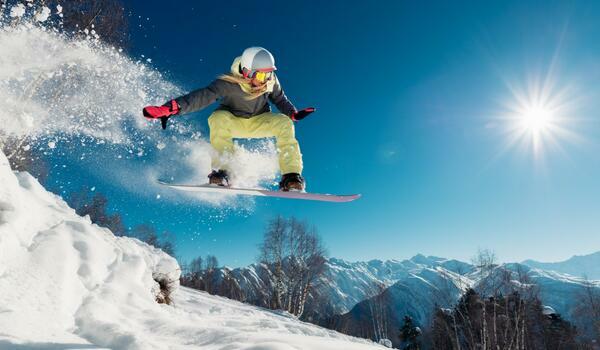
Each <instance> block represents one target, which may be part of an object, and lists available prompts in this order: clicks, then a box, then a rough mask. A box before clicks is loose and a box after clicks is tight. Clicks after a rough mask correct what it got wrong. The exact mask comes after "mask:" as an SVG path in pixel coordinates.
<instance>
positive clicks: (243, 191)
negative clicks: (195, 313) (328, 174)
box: [158, 180, 360, 203]
mask: <svg viewBox="0 0 600 350" xmlns="http://www.w3.org/2000/svg"><path fill="white" fill-rule="evenodd" d="M158 183H159V184H161V185H164V186H167V187H171V188H174V189H177V190H182V191H189V192H204V193H220V194H226V195H245V196H261V197H277V198H289V199H304V200H313V201H321V202H333V203H343V202H352V201H353V200H356V199H358V198H360V194H348V195H336V194H325V193H309V192H295V191H289V192H284V191H270V190H261V189H254V188H235V187H224V186H215V185H209V184H202V185H191V184H173V183H168V182H165V181H161V180H158Z"/></svg>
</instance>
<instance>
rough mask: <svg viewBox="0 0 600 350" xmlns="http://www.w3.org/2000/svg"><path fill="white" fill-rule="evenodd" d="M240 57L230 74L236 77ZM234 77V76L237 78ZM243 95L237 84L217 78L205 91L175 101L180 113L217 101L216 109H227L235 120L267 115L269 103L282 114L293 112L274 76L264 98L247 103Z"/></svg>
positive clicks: (195, 109) (201, 90) (294, 110)
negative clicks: (218, 104)
mask: <svg viewBox="0 0 600 350" xmlns="http://www.w3.org/2000/svg"><path fill="white" fill-rule="evenodd" d="M238 65H239V57H238V58H236V59H235V60H234V62H233V64H232V69H231V71H232V74H236V73H237V74H239V73H238V69H237V67H238ZM237 74H236V75H237ZM246 96H247V94H246V92H244V90H242V87H241V86H240V85H239V84H236V83H232V82H228V81H225V80H221V79H217V80H215V81H213V82H212V83H210V85H208V86H207V87H205V88H201V89H198V90H195V91H192V92H191V93H189V94H187V95H184V96H181V97H178V98H176V99H175V101H177V103H178V104H179V107H180V113H181V114H186V113H192V112H195V111H198V110H201V109H202V108H204V107H206V106H208V105H210V104H212V103H213V102H215V101H217V100H219V101H220V102H221V104H220V106H219V107H218V108H217V110H226V111H229V112H231V113H232V114H233V115H235V116H236V117H240V118H251V117H253V116H256V115H259V114H262V113H266V112H270V111H271V107H270V106H269V101H271V102H272V103H273V104H274V105H275V106H277V109H279V111H280V112H281V113H283V114H286V115H288V116H291V115H292V114H293V113H295V112H296V108H295V107H294V105H293V104H292V103H291V102H290V100H288V98H287V97H286V96H285V93H284V92H283V89H282V88H281V85H280V84H279V80H278V79H277V77H276V76H275V75H273V80H272V81H271V82H270V83H269V89H268V91H267V92H266V93H264V94H263V95H261V96H259V97H257V98H255V99H252V100H247V99H246V98H245V97H246Z"/></svg>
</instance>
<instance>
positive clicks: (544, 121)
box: [520, 106, 553, 134]
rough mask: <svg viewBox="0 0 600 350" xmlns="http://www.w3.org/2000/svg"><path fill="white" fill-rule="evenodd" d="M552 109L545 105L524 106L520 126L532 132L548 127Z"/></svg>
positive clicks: (541, 130)
mask: <svg viewBox="0 0 600 350" xmlns="http://www.w3.org/2000/svg"><path fill="white" fill-rule="evenodd" d="M552 116H553V113H552V110H551V109H550V108H548V107H545V106H533V107H528V108H526V109H525V110H524V111H523V113H522V115H521V116H520V119H521V127H522V128H523V129H524V130H526V131H529V132H531V133H534V134H538V133H541V132H544V131H546V130H549V129H550V126H551V125H552V121H553V120H552V119H553V118H552Z"/></svg>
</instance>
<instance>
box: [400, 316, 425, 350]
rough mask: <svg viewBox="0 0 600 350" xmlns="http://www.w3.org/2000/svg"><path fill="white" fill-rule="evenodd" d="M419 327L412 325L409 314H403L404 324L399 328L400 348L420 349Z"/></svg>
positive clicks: (405, 349)
mask: <svg viewBox="0 0 600 350" xmlns="http://www.w3.org/2000/svg"><path fill="white" fill-rule="evenodd" d="M419 336H421V329H420V328H419V327H417V326H415V325H414V323H413V319H412V317H410V316H408V315H407V316H404V325H402V327H401V328H400V340H401V341H402V349H404V350H419V349H421V342H420V341H419Z"/></svg>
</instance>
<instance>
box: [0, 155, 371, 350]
mask: <svg viewBox="0 0 600 350" xmlns="http://www.w3.org/2000/svg"><path fill="white" fill-rule="evenodd" d="M178 277H179V266H178V265H177V262H176V261H175V260H174V259H173V258H172V257H170V256H168V255H166V254H165V253H163V252H162V251H160V250H157V249H154V248H153V247H150V246H148V245H146V244H144V243H142V242H140V241H138V240H136V239H131V238H127V237H115V236H114V235H113V234H112V233H111V232H110V231H109V230H107V229H103V228H100V227H98V226H96V225H94V224H91V223H90V221H89V219H88V218H87V217H86V218H82V217H79V216H77V215H76V214H75V212H74V211H73V210H72V209H71V208H69V207H68V206H67V205H66V203H65V202H64V201H62V200H61V199H60V198H59V197H57V196H56V195H53V194H51V193H49V192H47V191H46V190H44V188H43V187H42V186H41V185H40V184H39V183H38V182H37V181H36V180H35V179H34V178H33V177H31V176H30V175H29V174H27V173H16V174H15V173H13V172H12V171H11V170H10V168H9V166H8V161H7V159H6V157H5V156H4V154H2V153H0V349H14V348H20V347H22V348H26V349H28V348H51V349H55V348H56V349H63V348H92V347H93V348H96V347H103V348H110V349H136V350H137V349H140V350H141V349H144V350H147V349H200V348H202V349H230V350H234V349H257V350H258V349H270V350H288V349H340V350H342V349H344V350H352V349H357V350H358V349H369V348H375V347H378V346H377V345H374V344H372V343H370V342H368V341H366V340H360V339H356V338H352V337H348V336H345V335H341V334H339V333H336V332H333V331H330V330H326V329H323V328H320V327H317V326H314V325H311V324H307V323H303V322H300V321H298V320H296V319H295V318H293V317H291V316H289V315H285V314H279V313H276V312H271V311H268V310H264V309H260V308H257V307H253V306H249V305H244V304H241V303H238V302H234V301H230V300H228V299H223V298H219V297H213V296H209V295H206V294H204V293H201V292H196V291H192V290H188V289H183V290H178V291H177V292H175V294H174V297H173V300H174V305H172V306H168V305H164V304H162V305H161V304H158V303H157V302H156V296H157V294H158V293H159V285H158V283H157V282H156V281H155V279H157V278H162V279H166V280H168V281H172V282H173V286H176V285H177V284H178V282H177V281H178Z"/></svg>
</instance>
